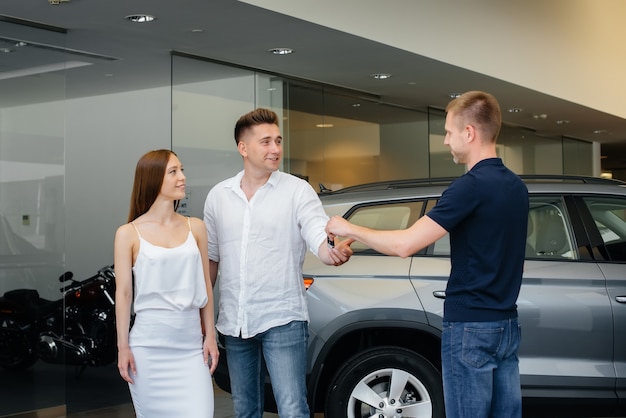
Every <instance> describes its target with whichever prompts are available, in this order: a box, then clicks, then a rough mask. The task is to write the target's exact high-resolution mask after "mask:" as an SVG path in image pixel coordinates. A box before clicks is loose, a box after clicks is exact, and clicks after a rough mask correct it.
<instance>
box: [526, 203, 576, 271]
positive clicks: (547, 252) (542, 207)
mask: <svg viewBox="0 0 626 418" xmlns="http://www.w3.org/2000/svg"><path fill="white" fill-rule="evenodd" d="M572 242H573V240H572V234H571V230H570V228H569V221H568V219H567V217H566V213H565V210H564V209H563V203H562V201H561V199H560V198H559V197H549V196H531V197H530V205H529V212H528V236H527V238H526V258H539V259H575V258H577V253H576V251H575V250H574V248H575V247H574V246H573V245H572Z"/></svg>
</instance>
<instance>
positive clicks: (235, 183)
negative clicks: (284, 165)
mask: <svg viewBox="0 0 626 418" xmlns="http://www.w3.org/2000/svg"><path fill="white" fill-rule="evenodd" d="M244 172H245V170H241V171H240V172H239V173H237V174H236V175H235V176H234V177H231V179H230V181H227V182H226V183H224V187H226V188H229V189H236V188H238V187H239V185H240V184H241V178H242V177H243V174H244ZM279 177H280V170H276V171H274V172H273V173H272V174H270V178H269V179H268V180H267V183H266V184H270V185H271V186H272V187H276V185H277V184H278V181H279Z"/></svg>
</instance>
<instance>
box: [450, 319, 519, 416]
mask: <svg viewBox="0 0 626 418" xmlns="http://www.w3.org/2000/svg"><path fill="white" fill-rule="evenodd" d="M441 338H442V341H441V360H442V368H443V393H444V401H445V406H446V417H447V418H487V417H491V418H502V417H507V418H520V417H521V416H522V392H521V385H520V376H519V358H518V356H517V352H518V349H519V345H520V340H521V333H520V327H519V324H518V321H517V318H514V319H508V320H503V321H494V322H444V323H443V334H442V337H441Z"/></svg>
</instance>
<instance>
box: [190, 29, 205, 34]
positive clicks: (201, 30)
mask: <svg viewBox="0 0 626 418" xmlns="http://www.w3.org/2000/svg"><path fill="white" fill-rule="evenodd" d="M203 32H204V29H192V30H191V33H203Z"/></svg>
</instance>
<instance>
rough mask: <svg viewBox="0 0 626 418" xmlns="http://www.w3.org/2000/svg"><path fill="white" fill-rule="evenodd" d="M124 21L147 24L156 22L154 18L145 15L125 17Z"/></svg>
mask: <svg viewBox="0 0 626 418" xmlns="http://www.w3.org/2000/svg"><path fill="white" fill-rule="evenodd" d="M126 19H127V20H130V21H131V22H133V23H147V22H152V21H153V20H156V17H154V16H152V15H146V14H134V15H128V16H126Z"/></svg>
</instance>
